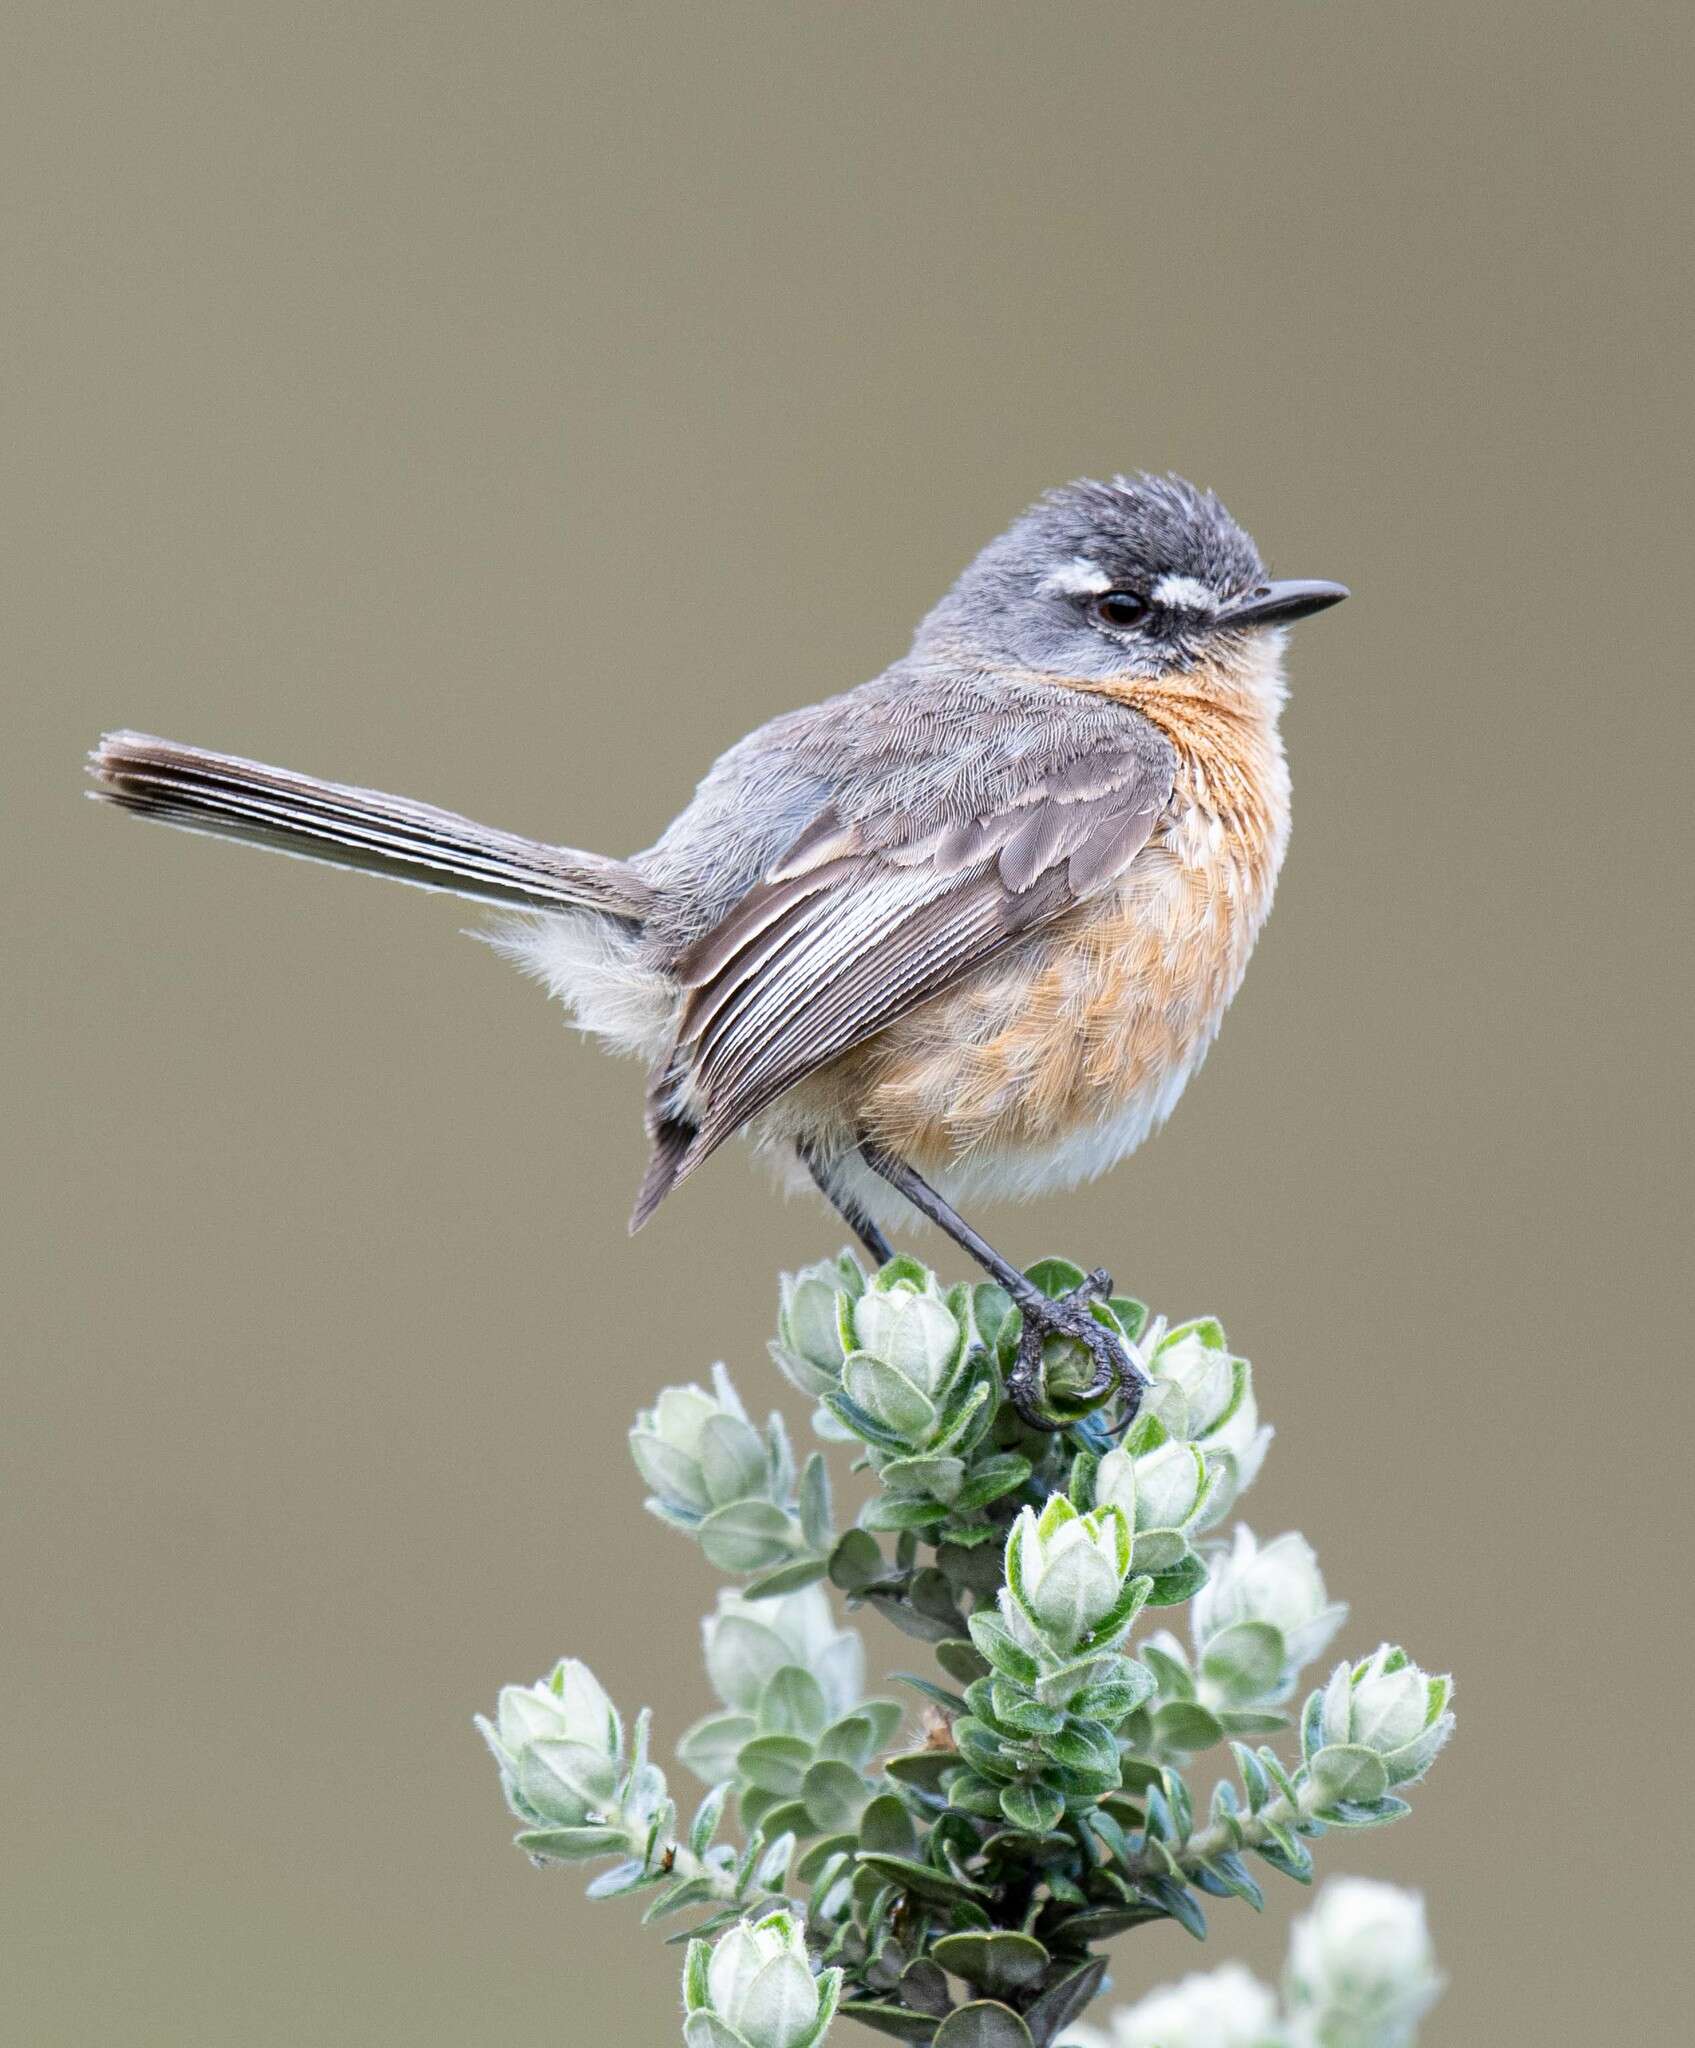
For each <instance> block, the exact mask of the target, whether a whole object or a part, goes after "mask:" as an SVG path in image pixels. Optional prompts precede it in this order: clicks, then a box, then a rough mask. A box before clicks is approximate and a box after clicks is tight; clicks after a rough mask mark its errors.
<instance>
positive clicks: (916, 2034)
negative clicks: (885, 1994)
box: [839, 1999, 936, 2041]
mask: <svg viewBox="0 0 1695 2048" xmlns="http://www.w3.org/2000/svg"><path fill="white" fill-rule="evenodd" d="M839 2009H840V2012H841V2016H842V2018H843V2019H851V2020H858V2022H859V2023H860V2025H861V2026H862V2027H870V2028H871V2029H872V2030H873V2031H874V2032H876V2033H879V2034H892V2035H893V2036H894V2038H895V2039H896V2040H897V2041H933V2040H934V2039H935V2037H936V2021H935V2016H934V2015H933V2014H931V2013H924V2012H914V2011H913V2010H912V2008H911V2007H910V2006H905V2005H878V2004H873V2003H863V2002H855V2001H854V2000H851V1999H850V2000H849V2001H848V2002H847V2003H846V2004H845V2005H843V2006H842V2007H840V2008H839Z"/></svg>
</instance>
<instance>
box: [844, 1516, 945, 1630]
mask: <svg viewBox="0 0 1695 2048" xmlns="http://www.w3.org/2000/svg"><path fill="white" fill-rule="evenodd" d="M951 1512H952V1510H951V1509H950V1508H949V1506H948V1504H947V1502H946V1501H945V1500H908V1499H905V1498H904V1497H902V1496H899V1495H893V1496H891V1495H888V1494H883V1495H880V1496H879V1497H878V1498H877V1499H876V1500H871V1501H867V1502H866V1504H865V1506H864V1507H863V1508H861V1510H860V1513H859V1526H860V1527H861V1528H862V1529H930V1528H933V1527H934V1526H935V1525H936V1523H938V1522H945V1521H946V1520H947V1518H948V1516H949V1514H950V1513H951ZM950 1633H951V1631H950Z"/></svg>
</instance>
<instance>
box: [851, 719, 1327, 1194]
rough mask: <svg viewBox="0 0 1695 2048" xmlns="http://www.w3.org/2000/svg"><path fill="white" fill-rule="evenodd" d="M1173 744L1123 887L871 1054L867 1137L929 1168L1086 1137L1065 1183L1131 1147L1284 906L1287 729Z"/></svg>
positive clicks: (934, 1006) (864, 1101)
mask: <svg viewBox="0 0 1695 2048" xmlns="http://www.w3.org/2000/svg"><path fill="white" fill-rule="evenodd" d="M1162 722H1163V721H1162ZM1168 730H1170V727H1168ZM1172 737H1173V738H1174V739H1176V740H1177V741H1178V744H1179V748H1180V751H1181V761H1182V765H1181V768H1180V772H1179V777H1178V782H1177V787H1176V790H1175V792H1174V795H1173V799H1172V803H1171V805H1170V808H1169V810H1168V812H1167V815H1166V817H1165V819H1164V820H1163V821H1162V823H1161V826H1160V828H1159V830H1158V831H1157V832H1156V834H1155V835H1154V837H1153V838H1152V839H1151V840H1150V841H1149V843H1148V845H1147V846H1146V847H1145V848H1144V849H1143V851H1142V852H1141V854H1139V855H1138V856H1137V858H1136V860H1135V862H1134V864H1133V865H1132V868H1131V870H1130V873H1129V875H1128V877H1127V878H1126V880H1125V881H1124V883H1123V884H1122V885H1121V886H1120V887H1119V888H1118V889H1117V890H1116V891H1114V892H1113V893H1111V894H1110V895H1108V896H1105V897H1103V898H1102V899H1101V900H1100V901H1099V902H1097V903H1093V904H1090V905H1087V906H1085V907H1083V908H1082V909H1080V910H1079V911H1077V912H1076V913H1074V914H1073V915H1072V916H1071V917H1070V918H1068V919H1066V920H1065V921H1063V922H1062V923H1060V924H1057V925H1055V926H1053V927H1051V928H1050V929H1049V930H1047V931H1045V932H1043V933H1041V934H1039V935H1037V936H1036V937H1035V938H1033V939H1032V940H1030V941H1028V942H1027V943H1026V944H1025V945H1023V946H1022V947H1020V948H1019V949H1018V950H1017V951H1015V952H1013V953H1011V954H1009V955H1007V956H1005V957H1004V958H1002V959H1001V960H998V961H996V962H994V963H993V964H992V965H991V966H990V967H988V968H986V969H984V970H982V971H981V972H980V973H978V974H977V975H975V976H973V977H972V978H970V979H969V980H967V981H965V982H963V983H962V984H961V985H960V986H959V987H958V988H957V989H953V990H950V991H949V992H948V993H947V994H946V995H944V996H942V997H939V998H938V999H937V1000H936V1001H935V1002H933V1003H930V1004H927V1005H926V1006H925V1007H924V1008H923V1009H922V1010H919V1011H916V1012H914V1013H913V1015H912V1016H910V1017H908V1018H905V1019H902V1020H901V1021H900V1022H898V1023H897V1024H895V1025H893V1026H891V1027H890V1029H889V1030H887V1031H886V1032H884V1033H883V1034H882V1035H881V1036H880V1037H879V1038H878V1039H876V1040H875V1041H873V1042H872V1043H871V1044H870V1045H868V1046H866V1047H865V1048H864V1049H863V1051H862V1053H861V1054H860V1055H858V1058H857V1061H856V1063H855V1064H856V1065H857V1067H858V1072H857V1073H856V1074H855V1076H854V1077H853V1085H852V1092H853V1093H854V1094H855V1095H857V1096H858V1098H859V1100H858V1113H859V1117H860V1119H861V1121H862V1125H863V1127H864V1128H866V1129H868V1130H869V1131H870V1132H871V1133H872V1134H874V1135H875V1136H876V1137H878V1138H880V1139H881V1140H882V1141H883V1142H884V1143H885V1144H886V1145H888V1146H889V1147H890V1148H891V1149H892V1150H894V1151H895V1152H896V1153H898V1154H899V1155H900V1156H902V1157H904V1158H906V1159H909V1160H911V1161H912V1162H913V1164H914V1165H916V1166H918V1167H919V1168H920V1169H921V1170H923V1169H925V1168H927V1167H928V1168H931V1169H936V1170H940V1169H942V1168H944V1167H945V1166H946V1165H947V1164H948V1163H950V1162H958V1161H960V1160H962V1159H965V1158H968V1157H970V1156H971V1155H973V1154H978V1155H980V1154H982V1153H983V1152H985V1151H986V1152H991V1153H999V1152H1002V1151H1014V1152H1019V1153H1032V1152H1040V1151H1041V1150H1042V1149H1043V1148H1045V1147H1051V1146H1054V1145H1056V1144H1062V1143H1065V1142H1067V1141H1070V1140H1074V1139H1076V1140H1080V1143H1079V1145H1078V1146H1077V1147H1076V1148H1075V1149H1077V1150H1078V1152H1079V1157H1080V1158H1081V1159H1082V1160H1083V1164H1082V1166H1081V1168H1080V1172H1079V1174H1076V1175H1068V1176H1066V1177H1068V1178H1076V1177H1080V1175H1081V1174H1083V1173H1088V1172H1093V1171H1099V1170H1100V1168H1101V1167H1102V1166H1104V1165H1106V1164H1110V1163H1111V1161H1110V1158H1105V1157H1103V1158H1101V1159H1099V1160H1095V1159H1094V1158H1093V1157H1092V1156H1090V1155H1089V1132H1090V1128H1091V1127H1098V1128H1099V1129H1100V1131H1101V1132H1102V1134H1103V1144H1105V1143H1108V1138H1107V1135H1106V1134H1108V1133H1110V1134H1112V1136H1111V1142H1112V1143H1116V1145H1117V1149H1116V1152H1114V1153H1113V1155H1112V1156H1121V1155H1122V1153H1123V1152H1124V1151H1128V1150H1130V1149H1131V1147H1132V1146H1134V1145H1135V1144H1136V1143H1138V1142H1139V1141H1140V1139H1141V1137H1142V1136H1145V1135H1146V1132H1147V1131H1148V1130H1149V1129H1151V1128H1152V1127H1153V1126H1154V1125H1155V1124H1157V1123H1159V1122H1161V1121H1163V1119H1164V1117H1165V1116H1166V1115H1168V1114H1169V1112H1170V1110H1171V1108H1172V1107H1173V1106H1174V1104H1175V1102H1176V1100H1177V1097H1178V1095H1179V1094H1180V1093H1181V1092H1182V1088H1183V1085H1184V1083H1185V1081H1186V1080H1187V1079H1188V1077H1189V1075H1190V1074H1191V1073H1192V1072H1193V1071H1194V1069H1195V1067H1196V1066H1197V1065H1198V1064H1199V1063H1200V1060H1201V1059H1202V1057H1203V1056H1204V1055H1205V1052H1206V1050H1207V1048H1208V1046H1209V1045H1210V1044H1211V1043H1212V1040H1213V1038H1214V1036H1215V1035H1216V1033H1217V1030H1218V1027H1219V1024H1220V1022H1221V1021H1222V1019H1223V1015H1224V1011H1225V1008H1226V1007H1227V1005H1228V1004H1229V1001H1230V998H1231V997H1232V996H1233V995H1234V994H1235V992H1236V989H1237V987H1238V985H1239V984H1240V982H1241V979H1242V975H1243V972H1244V970H1245V969H1246V967H1247V963H1248V956H1249V954H1250V952H1251V951H1252V949H1253V944H1254V940H1255V939H1256V937H1257V936H1258V934H1259V929H1260V926H1261V924H1262V923H1263V922H1264V920H1265V916H1266V913H1267V911H1268V910H1269V909H1270V906H1271V895H1272V889H1273V886H1274V884H1275V881H1276V876H1277V869H1278V867H1279V865H1280V863H1281V860H1282V855H1283V848H1284V844H1285V842H1286V839H1287V834H1288V779H1287V772H1286V770H1285V768H1284V765H1283V758H1282V752H1281V749H1280V748H1279V747H1278V746H1277V744H1276V733H1275V728H1274V727H1270V728H1266V729H1263V730H1259V731H1250V732H1248V733H1246V734H1243V733H1240V732H1235V731H1226V732H1225V733H1224V734H1223V735H1222V739H1223V741H1224V742H1225V743H1226V744H1222V745H1221V744H1220V743H1219V740H1220V736H1219V735H1217V734H1212V733H1203V734H1201V735H1199V742H1200V743H1197V736H1196V735H1194V734H1193V733H1183V732H1178V731H1173V733H1172ZM843 1078H844V1079H845V1078H846V1077H845V1076H844V1077H843ZM1119 1140H1122V1142H1118V1141H1119Z"/></svg>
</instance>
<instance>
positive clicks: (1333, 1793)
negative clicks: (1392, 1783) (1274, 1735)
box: [1308, 1742, 1389, 1806]
mask: <svg viewBox="0 0 1695 2048" xmlns="http://www.w3.org/2000/svg"><path fill="white" fill-rule="evenodd" d="M1308 1769H1309V1770H1310V1772H1311V1775H1312V1781H1313V1786H1314V1788H1315V1790H1316V1791H1317V1793H1318V1797H1319V1801H1320V1803H1321V1804H1322V1805H1324V1806H1333V1805H1335V1804H1337V1803H1338V1802H1339V1801H1343V1800H1347V1801H1351V1802H1353V1803H1355V1804H1358V1805H1361V1806H1375V1805H1376V1803H1377V1801H1378V1800H1379V1799H1381V1798H1382V1797H1383V1796H1384V1794H1385V1793H1386V1792H1387V1791H1388V1790H1389V1773H1388V1772H1387V1771H1386V1770H1385V1769H1384V1767H1383V1759H1382V1758H1381V1757H1380V1756H1379V1755H1378V1754H1377V1752H1376V1750H1374V1749H1366V1748H1365V1747H1364V1746H1363V1745H1361V1744H1357V1743H1340V1742H1336V1743H1330V1744H1328V1745H1327V1746H1326V1747H1325V1748H1323V1749H1321V1750H1319V1751H1318V1753H1317V1755H1315V1756H1314V1758H1313V1759H1312V1762H1311V1764H1310V1765H1309V1766H1308Z"/></svg>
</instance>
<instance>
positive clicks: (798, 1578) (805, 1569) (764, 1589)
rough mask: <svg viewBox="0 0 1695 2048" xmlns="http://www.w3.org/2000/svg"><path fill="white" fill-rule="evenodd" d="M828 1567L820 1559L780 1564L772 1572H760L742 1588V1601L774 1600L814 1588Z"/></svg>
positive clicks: (798, 1560)
mask: <svg viewBox="0 0 1695 2048" xmlns="http://www.w3.org/2000/svg"><path fill="white" fill-rule="evenodd" d="M828 1569H829V1566H828V1564H827V1562H826V1560H825V1559H823V1558H821V1557H802V1558H797V1559H796V1560H795V1562H794V1563H793V1564H780V1565H778V1566H776V1567H775V1569H774V1570H771V1571H768V1572H761V1573H760V1574H759V1576H758V1578H756V1579H753V1580H751V1581H750V1582H749V1583H748V1584H747V1585H745V1586H744V1587H743V1588H742V1598H743V1599H744V1600H775V1599H777V1598H778V1596H779V1595H781V1594H783V1593H798V1592H799V1591H800V1590H801V1588H802V1587H803V1586H815V1585H816V1584H817V1583H818V1581H819V1580H820V1579H821V1578H822V1577H823V1576H824V1574H825V1572H826V1571H827V1570H828Z"/></svg>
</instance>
